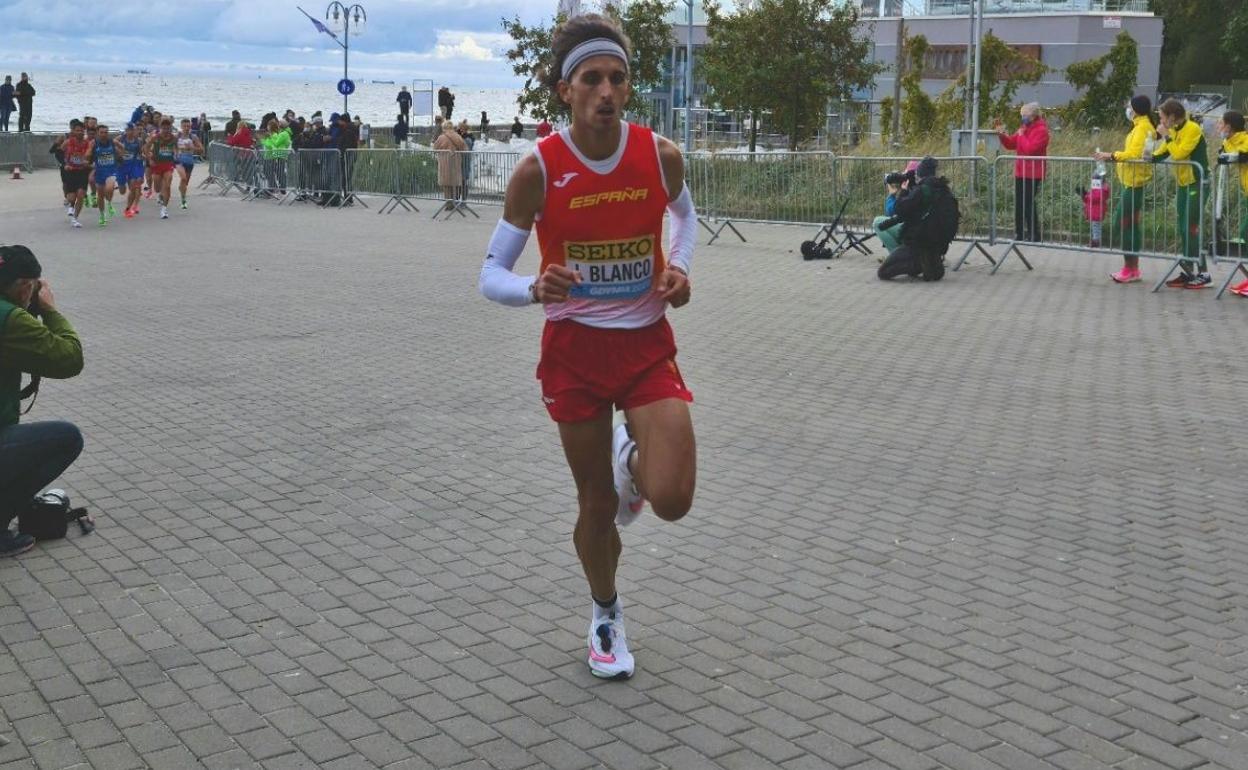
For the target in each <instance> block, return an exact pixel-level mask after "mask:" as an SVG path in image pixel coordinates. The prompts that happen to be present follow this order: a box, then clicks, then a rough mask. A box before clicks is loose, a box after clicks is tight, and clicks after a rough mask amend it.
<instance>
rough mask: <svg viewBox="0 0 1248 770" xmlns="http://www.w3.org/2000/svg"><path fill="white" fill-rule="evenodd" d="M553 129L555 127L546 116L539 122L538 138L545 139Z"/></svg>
mask: <svg viewBox="0 0 1248 770" xmlns="http://www.w3.org/2000/svg"><path fill="white" fill-rule="evenodd" d="M553 130H554V129H553V128H552V127H551V125H550V121H549V120H547V119H546V118H542V122H541V123H538V124H537V138H538V139H545V138H546V137H548V136H550V134H551V132H552V131H553Z"/></svg>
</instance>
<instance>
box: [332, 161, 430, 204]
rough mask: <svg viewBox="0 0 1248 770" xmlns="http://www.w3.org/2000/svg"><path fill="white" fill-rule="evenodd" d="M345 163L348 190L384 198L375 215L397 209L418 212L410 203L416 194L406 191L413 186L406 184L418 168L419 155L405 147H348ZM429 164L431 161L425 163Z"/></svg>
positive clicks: (354, 193) (358, 194)
mask: <svg viewBox="0 0 1248 770" xmlns="http://www.w3.org/2000/svg"><path fill="white" fill-rule="evenodd" d="M348 155H349V156H350V158H349V160H348V166H349V167H350V168H351V193H352V194H353V195H355V196H356V197H357V198H358V197H359V196H361V195H376V196H381V197H384V198H386V202H385V203H383V204H382V206H381V208H380V209H379V210H378V212H377V213H378V214H388V213H391V212H394V211H396V210H398V209H400V208H402V209H405V210H407V211H412V212H416V211H420V209H419V208H417V207H416V204H415V203H413V202H412V200H413V199H415V198H416V197H418V196H416V195H411V194H408V192H409V190H413V189H415V188H414V187H412V186H411V185H410V183H409V184H405V183H404V180H405V179H410V178H412V177H414V176H416V175H417V174H418V172H419V171H420V170H421V169H420V168H419V167H420V165H421V159H420V157H419V156H418V155H417V154H415V153H412V152H410V151H407V150H399V149H384V150H349V151H348ZM428 165H429V166H432V164H431V163H430V164H428Z"/></svg>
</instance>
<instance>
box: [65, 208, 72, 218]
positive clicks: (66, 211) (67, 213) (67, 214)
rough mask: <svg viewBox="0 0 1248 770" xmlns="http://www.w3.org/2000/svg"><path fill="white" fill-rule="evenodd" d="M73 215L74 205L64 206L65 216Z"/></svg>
mask: <svg viewBox="0 0 1248 770" xmlns="http://www.w3.org/2000/svg"><path fill="white" fill-rule="evenodd" d="M73 215H74V207H73V206H66V207H65V216H67V217H72V216H73Z"/></svg>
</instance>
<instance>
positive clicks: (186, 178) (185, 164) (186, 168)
mask: <svg viewBox="0 0 1248 770" xmlns="http://www.w3.org/2000/svg"><path fill="white" fill-rule="evenodd" d="M203 154H204V145H203V143H202V142H200V141H199V137H198V136H196V135H195V134H193V133H191V121H189V120H187V119H186V118H183V119H182V131H181V132H180V133H179V134H178V192H179V193H181V194H182V210H183V211H186V189H187V188H188V187H190V184H191V171H193V170H194V169H195V156H196V155H203Z"/></svg>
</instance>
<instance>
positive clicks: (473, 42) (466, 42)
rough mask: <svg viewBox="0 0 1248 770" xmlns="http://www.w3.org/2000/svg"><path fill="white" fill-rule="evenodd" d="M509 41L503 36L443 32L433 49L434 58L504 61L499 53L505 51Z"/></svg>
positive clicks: (440, 33) (439, 34)
mask: <svg viewBox="0 0 1248 770" xmlns="http://www.w3.org/2000/svg"><path fill="white" fill-rule="evenodd" d="M509 40H510V38H508V37H507V36H506V35H502V34H498V35H490V34H485V33H479V32H478V33H472V32H456V31H450V30H441V31H440V32H439V33H438V43H437V45H435V46H434V47H433V58H435V59H462V60H468V61H502V56H500V55H499V53H498V52H499V51H501V50H504V49H505V47H506V44H507V42H508V41H509ZM483 43H484V45H483Z"/></svg>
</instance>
